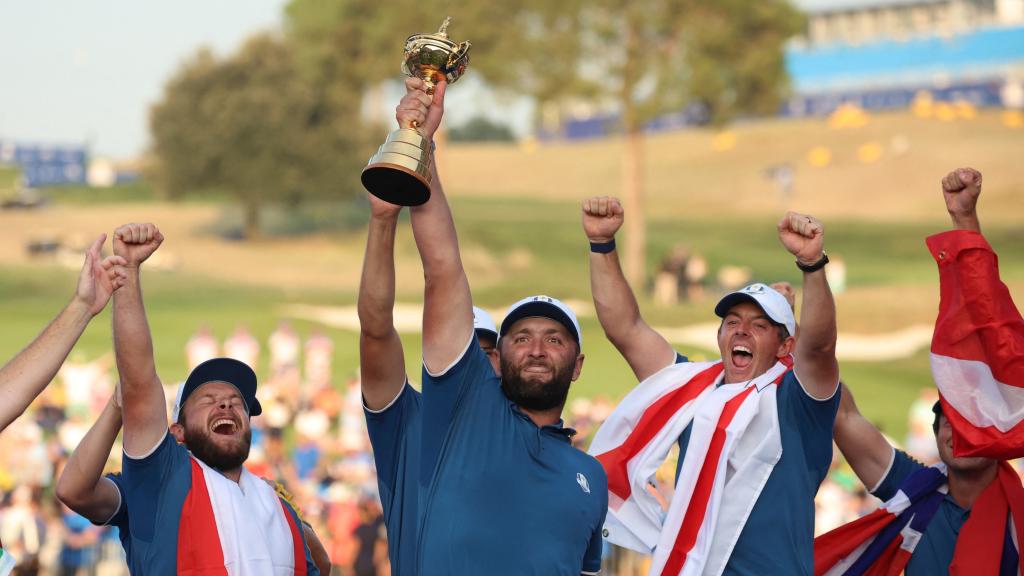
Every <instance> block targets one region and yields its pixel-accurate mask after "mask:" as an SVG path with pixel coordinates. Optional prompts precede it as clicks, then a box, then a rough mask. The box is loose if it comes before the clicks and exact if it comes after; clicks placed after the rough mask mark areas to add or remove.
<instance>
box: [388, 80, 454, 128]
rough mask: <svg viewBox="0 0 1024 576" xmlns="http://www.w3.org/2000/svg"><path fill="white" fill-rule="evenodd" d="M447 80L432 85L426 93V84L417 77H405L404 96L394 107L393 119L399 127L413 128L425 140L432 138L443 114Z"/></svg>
mask: <svg viewBox="0 0 1024 576" xmlns="http://www.w3.org/2000/svg"><path fill="white" fill-rule="evenodd" d="M447 87H448V83H447V82H441V83H439V84H436V85H435V86H434V91H433V93H431V94H428V93H427V84H426V82H424V81H423V80H421V79H419V78H406V79H405V96H403V97H402V100H401V101H400V102H399V103H398V108H396V109H395V119H396V120H398V126H399V128H415V129H416V130H417V131H418V132H419V133H420V135H422V136H423V137H424V138H426V139H427V140H433V139H434V132H437V128H438V126H440V125H441V117H442V116H444V92H445V89H446V88H447Z"/></svg>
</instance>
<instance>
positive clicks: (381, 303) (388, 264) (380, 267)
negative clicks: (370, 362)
mask: <svg viewBox="0 0 1024 576" xmlns="http://www.w3.org/2000/svg"><path fill="white" fill-rule="evenodd" d="M397 227H398V218H397V214H396V216H395V218H392V219H382V218H376V217H374V218H371V219H370V225H369V231H368V232H367V236H366V254H365V256H364V258H363V274H362V277H361V278H360V282H359V302H358V311H359V327H360V331H361V332H362V333H363V334H364V335H366V336H368V337H371V338H384V337H386V336H388V335H390V334H391V333H392V332H393V331H394V307H395V231H396V229H397Z"/></svg>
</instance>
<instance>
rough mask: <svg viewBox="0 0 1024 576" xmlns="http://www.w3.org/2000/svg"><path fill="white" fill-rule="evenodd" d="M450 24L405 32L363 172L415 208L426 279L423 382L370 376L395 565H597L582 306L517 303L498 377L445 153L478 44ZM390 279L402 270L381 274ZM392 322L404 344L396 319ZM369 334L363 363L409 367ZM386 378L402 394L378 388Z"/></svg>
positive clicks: (384, 259)
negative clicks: (378, 135)
mask: <svg viewBox="0 0 1024 576" xmlns="http://www.w3.org/2000/svg"><path fill="white" fill-rule="evenodd" d="M449 21H450V19H449V20H446V21H445V23H444V24H443V25H442V26H441V29H440V31H439V32H438V33H437V34H417V35H414V36H410V37H409V39H408V40H407V41H406V45H405V60H404V63H403V66H402V69H403V71H404V72H405V73H406V75H408V76H409V78H407V79H406V80H405V87H406V95H405V97H403V98H402V100H401V102H400V103H399V105H398V107H397V110H396V119H397V120H398V125H399V129H398V130H395V131H393V132H391V133H390V134H389V135H388V137H387V140H386V141H385V142H384V144H383V145H382V146H381V147H380V150H378V152H377V153H376V154H375V155H374V156H373V157H372V158H371V159H370V162H369V164H368V165H367V167H366V168H365V169H364V170H363V174H362V182H363V185H364V186H365V187H366V189H367V190H368V191H369V192H370V193H371V194H373V195H374V196H376V197H377V198H379V199H381V200H384V201H385V202H386V203H391V204H395V205H401V206H410V214H411V221H412V228H413V235H414V236H415V239H416V245H417V248H418V250H419V253H420V258H421V260H422V263H423V272H424V277H425V287H426V288H425V294H424V303H423V374H422V392H418V391H416V390H415V389H413V388H412V387H411V386H409V385H408V383H407V381H404V382H403V381H401V380H403V379H404V377H403V376H402V375H399V376H398V381H397V382H394V383H383V382H373V381H365V382H364V383H363V397H364V402H366V405H365V412H366V419H367V429H368V431H369V433H370V439H371V442H372V444H373V449H374V462H375V464H376V467H377V471H378V485H379V487H380V493H381V501H382V504H383V507H384V517H385V522H386V526H387V530H388V548H389V550H388V553H389V557H390V559H391V564H392V573H393V574H395V575H398V576H411V575H415V576H434V575H438V576H440V575H453V574H458V575H470V574H517V575H519V574H534V575H543V576H551V575H556V576H562V575H564V576H578V575H580V574H597V573H598V572H599V571H600V568H601V551H602V544H603V543H602V536H601V531H602V526H603V524H604V519H605V513H606V511H607V508H608V486H607V478H606V476H605V473H604V470H603V469H602V468H601V465H600V463H598V461H597V460H596V459H594V458H593V457H591V456H589V455H587V454H586V453H584V452H582V451H580V450H578V449H576V448H575V447H573V446H572V443H571V438H572V436H573V435H574V434H575V431H573V430H571V429H569V428H566V427H564V426H563V422H562V419H561V413H562V408H563V407H564V405H565V401H566V397H567V395H568V392H569V387H570V384H571V383H572V381H574V380H576V378H578V377H579V374H580V370H581V369H582V367H583V354H582V352H581V350H582V342H583V338H582V331H581V330H580V327H579V323H578V321H577V320H576V316H575V314H574V313H573V311H572V310H571V309H570V308H569V307H568V306H566V305H565V304H563V303H562V302H560V301H558V300H556V299H554V298H550V297H548V296H532V297H529V298H525V299H523V300H522V301H520V302H518V303H516V304H515V305H513V306H512V308H511V309H510V310H509V312H508V314H507V315H506V317H505V319H504V321H503V322H502V323H501V326H500V328H499V330H498V332H499V340H498V350H499V354H500V359H501V361H500V377H499V375H497V374H496V373H495V369H496V367H495V366H494V365H492V363H491V362H490V360H489V358H488V356H487V354H486V353H485V352H484V351H483V349H482V348H481V346H480V344H479V343H478V341H477V338H476V334H475V331H474V324H473V307H472V306H473V302H472V297H471V295H470V290H469V282H468V280H467V278H466V273H465V270H464V269H463V267H462V259H461V255H460V253H459V247H458V239H457V237H456V231H455V224H454V221H453V219H452V214H451V210H450V209H449V207H448V202H447V199H446V198H445V194H444V191H443V189H442V187H441V182H440V180H439V178H438V175H437V167H436V166H435V165H434V156H433V151H434V150H433V148H434V146H433V137H434V133H435V131H436V130H437V129H438V127H439V126H440V123H441V119H442V116H443V113H444V93H445V90H446V88H447V84H449V83H452V82H455V81H456V80H458V79H459V77H461V75H462V73H463V72H464V71H465V69H466V65H467V64H468V62H469V48H470V44H469V42H462V43H459V44H457V43H455V42H453V41H451V40H450V39H449V38H448V35H447V33H446V31H447V27H448V24H449ZM372 204H373V212H374V214H375V215H376V214H379V213H383V212H387V213H389V214H392V213H393V214H392V215H391V220H390V222H395V221H396V219H397V210H388V209H387V206H382V203H381V202H380V201H379V200H376V199H374V200H372ZM373 217H374V218H376V216H373ZM391 234H392V236H391V238H393V225H392V232H391ZM381 247H382V245H380V244H379V243H378V244H373V245H370V244H368V246H367V261H366V262H364V268H363V282H362V284H361V288H360V290H361V294H360V298H361V301H362V299H363V296H364V295H363V293H362V291H363V290H364V289H368V288H369V287H372V286H388V285H393V270H394V263H393V248H391V249H380V248H381ZM385 276H387V277H389V278H390V279H391V280H390V281H389V282H388V281H385V282H379V280H381V279H382V277H385ZM385 280H387V278H385ZM385 291H387V290H386V289H385ZM391 294H392V295H393V291H392V292H391ZM367 300H369V298H367ZM377 300H380V301H381V302H382V303H380V304H378V305H376V306H375V307H374V308H375V309H374V310H366V311H365V312H366V314H367V319H368V321H370V320H369V319H370V318H371V317H372V318H379V317H384V318H390V315H391V309H390V307H391V306H393V297H392V298H377ZM376 308H381V309H380V310H377V309H376ZM363 312H364V310H363V309H361V310H360V314H361V316H362V315H363ZM384 332H387V333H388V334H387V335H385V339H386V340H389V341H391V342H393V341H394V340H395V337H394V336H395V334H394V332H393V330H385V331H384ZM360 345H361V347H363V348H362V352H361V358H362V362H363V363H368V364H371V365H369V366H363V371H364V373H370V372H372V373H374V374H379V373H381V372H383V370H381V368H382V367H381V366H380V365H379V364H380V362H381V361H382V360H384V361H385V362H390V363H395V364H397V365H398V366H402V367H403V368H396V370H395V371H394V372H396V373H397V372H399V371H401V370H402V369H404V361H403V360H402V357H401V353H400V352H396V353H395V354H392V355H387V354H385V355H383V356H386V358H382V355H381V354H379V353H378V354H374V355H367V354H363V352H365V351H367V350H369V349H379V348H380V346H379V345H378V344H377V343H375V342H368V341H364V339H363V338H361V341H360ZM374 347H375V348H374ZM394 349H397V350H399V351H400V345H398V346H395V347H394ZM391 384H397V385H396V386H393V387H392V386H391ZM382 385H383V386H382ZM383 387H387V388H388V390H390V391H391V392H390V393H389V394H385V395H382V394H381V392H382V389H383ZM395 390H398V391H397V394H396V393H395ZM384 396H386V397H384Z"/></svg>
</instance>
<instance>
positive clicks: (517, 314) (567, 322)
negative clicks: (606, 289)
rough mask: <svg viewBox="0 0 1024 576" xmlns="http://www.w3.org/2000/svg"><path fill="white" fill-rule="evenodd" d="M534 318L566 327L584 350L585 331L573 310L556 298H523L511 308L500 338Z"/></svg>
mask: <svg viewBox="0 0 1024 576" xmlns="http://www.w3.org/2000/svg"><path fill="white" fill-rule="evenodd" d="M532 317H540V318H550V319H552V320H554V321H555V322H558V323H559V324H561V325H562V326H565V329H566V330H568V331H569V334H570V335H571V336H572V337H573V339H574V340H576V343H577V344H579V346H580V349H581V350H582V349H583V330H581V329H580V323H579V321H578V320H577V319H576V314H575V313H573V311H572V308H569V307H568V306H566V305H565V304H564V303H563V302H562V301H560V300H558V299H556V298H552V297H550V296H544V295H539V296H530V297H528V298H523V299H522V300H520V301H519V302H516V303H515V304H513V305H512V306H511V307H509V309H508V313H507V314H505V319H504V320H502V321H501V331H500V332H499V334H500V336H504V335H505V333H506V332H508V329H509V328H511V327H512V325H513V324H515V323H516V322H518V321H520V320H522V319H523V318H532Z"/></svg>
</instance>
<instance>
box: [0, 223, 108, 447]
mask: <svg viewBox="0 0 1024 576" xmlns="http://www.w3.org/2000/svg"><path fill="white" fill-rule="evenodd" d="M106 239H107V235H106V234H101V235H100V237H99V238H97V239H96V240H95V241H94V242H93V243H92V245H91V246H90V247H89V250H88V251H87V252H86V253H85V264H84V265H83V266H82V272H81V273H80V274H79V275H78V287H77V289H76V290H75V295H74V296H73V297H72V298H71V302H70V303H68V305H67V306H65V307H64V309H63V310H61V312H60V314H58V315H57V317H56V318H54V319H53V321H52V322H50V324H49V325H48V326H47V327H46V328H45V329H43V331H42V333H40V334H39V336H36V338H35V340H33V341H32V342H31V343H29V345H28V346H27V347H26V348H25V349H24V350H22V351H21V352H19V353H18V355H17V356H15V357H14V358H11V360H10V361H9V362H7V364H5V365H4V366H3V368H0V394H2V395H3V398H4V401H3V402H0V431H3V429H4V428H7V426H8V425H9V424H10V423H11V422H13V421H14V419H15V418H17V417H18V416H21V414H22V413H23V412H24V411H25V409H26V408H28V405H29V404H31V403H32V401H33V400H35V398H36V396H38V395H39V393H40V392H42V391H43V388H45V387H46V385H47V384H49V383H50V381H51V380H53V377H54V376H55V375H56V374H57V371H58V370H59V369H60V367H61V365H62V364H63V363H64V360H65V359H66V358H67V356H68V353H69V352H71V348H73V347H74V345H75V343H76V342H78V338H79V337H80V336H81V335H82V332H83V331H85V327H86V326H87V325H88V324H89V321H90V320H92V318H93V317H94V316H96V315H97V314H99V313H100V311H102V310H103V307H104V306H106V305H107V302H108V301H109V300H110V295H111V294H112V293H113V292H114V291H115V290H117V289H118V288H120V287H121V286H122V285H123V284H124V271H123V270H121V269H120V268H117V266H118V265H121V264H124V261H123V260H122V259H121V258H120V257H115V256H111V257H108V258H106V259H103V258H102V257H101V255H100V248H101V247H102V246H103V242H104V241H105V240H106Z"/></svg>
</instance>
